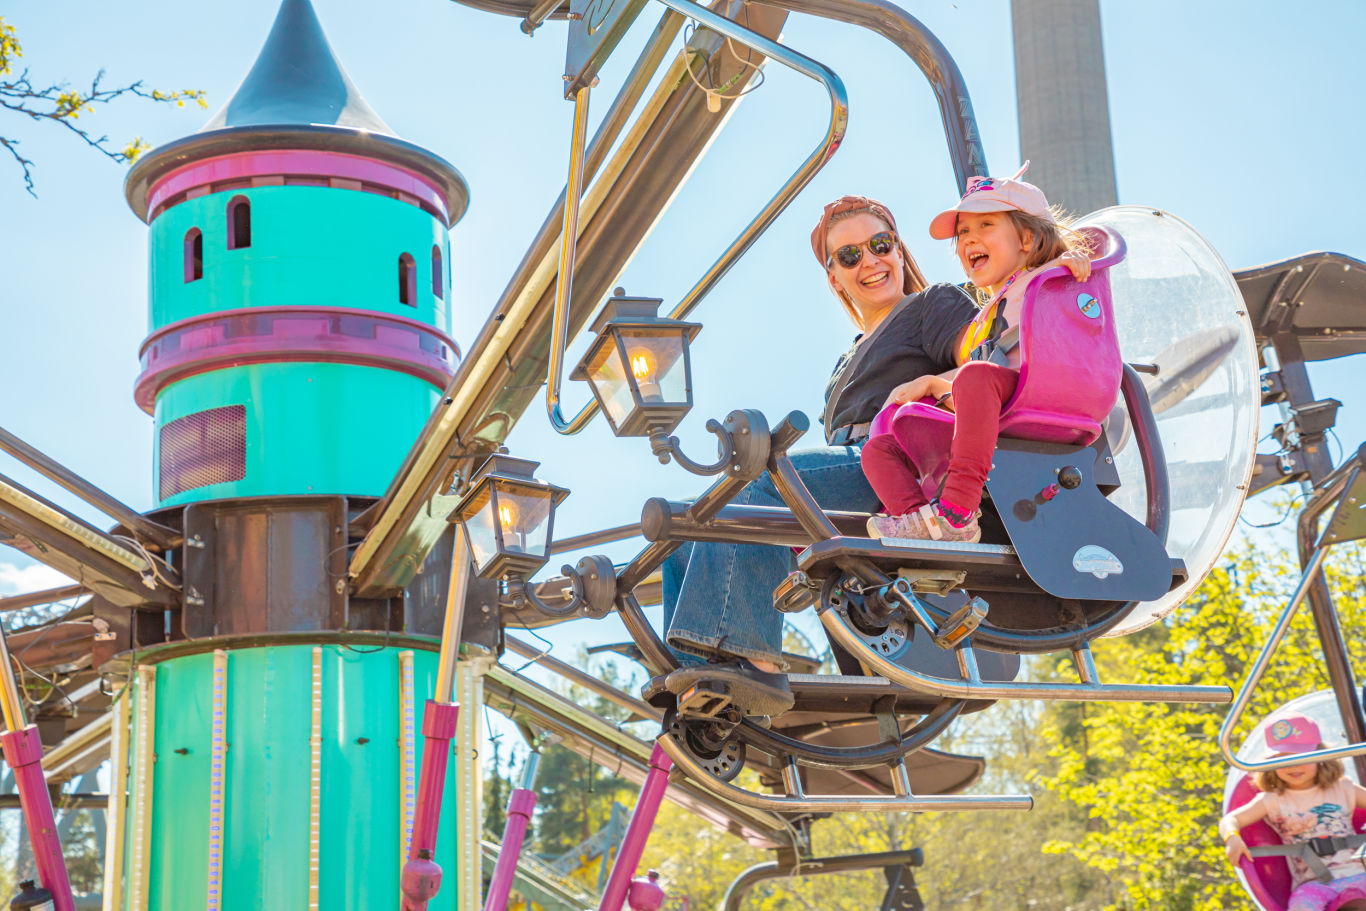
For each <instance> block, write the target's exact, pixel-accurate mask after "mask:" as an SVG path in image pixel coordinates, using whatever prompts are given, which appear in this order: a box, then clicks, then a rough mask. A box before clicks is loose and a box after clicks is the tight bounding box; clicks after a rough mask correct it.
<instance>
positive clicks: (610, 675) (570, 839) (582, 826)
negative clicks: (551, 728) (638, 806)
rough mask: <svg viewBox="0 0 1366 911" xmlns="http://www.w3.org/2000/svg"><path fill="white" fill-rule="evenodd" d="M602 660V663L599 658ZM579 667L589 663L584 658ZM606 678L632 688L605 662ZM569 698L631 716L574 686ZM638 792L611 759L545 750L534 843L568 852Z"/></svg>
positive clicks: (547, 850)
mask: <svg viewBox="0 0 1366 911" xmlns="http://www.w3.org/2000/svg"><path fill="white" fill-rule="evenodd" d="M599 660H602V659H599ZM578 664H579V666H580V667H582V666H584V665H585V664H587V655H586V654H583V655H581V656H580V659H579V662H578ZM600 667H601V676H602V679H603V680H604V681H606V682H607V683H609V684H611V685H613V686H617V687H620V688H622V689H630V688H631V687H630V684H629V683H627V681H626V680H625V679H623V678H624V676H625V675H624V674H623V672H622V671H621V670H620V668H619V667H618V665H616V664H615V663H612V662H610V661H602V663H601V665H600ZM565 695H566V696H568V697H569V698H570V699H572V700H573V701H574V702H576V703H578V704H579V705H582V706H584V707H585V708H587V709H588V710H589V711H591V712H593V713H595V714H597V715H599V716H601V717H603V718H607V719H609V720H611V721H614V722H619V723H620V722H625V721H627V720H628V719H629V717H630V715H629V713H628V712H627V711H626V710H625V709H623V708H622V707H621V706H618V705H616V704H615V703H612V702H609V701H607V700H606V699H603V698H602V697H601V696H596V695H593V694H591V693H589V692H588V691H587V690H584V689H582V688H581V687H577V686H571V687H568V688H567V689H566V691H565ZM635 791H636V788H635V786H634V785H633V784H631V783H630V782H629V781H627V780H626V779H625V778H623V777H621V776H620V775H618V774H616V772H615V770H614V769H613V768H612V766H611V760H610V757H604V756H598V757H588V756H580V755H579V754H577V753H575V752H573V751H572V750H570V749H568V748H567V747H564V746H562V745H560V744H551V745H549V746H546V747H545V748H543V749H542V751H541V765H540V770H539V771H538V773H537V776H536V818H535V821H534V837H533V839H532V844H533V845H534V847H535V850H536V853H538V854H541V855H544V856H548V857H549V856H555V855H559V854H563V853H564V852H565V851H568V850H569V849H570V848H572V847H574V846H575V845H577V844H578V843H579V842H581V841H583V840H584V839H586V838H588V837H589V836H590V835H592V834H593V833H594V832H596V831H597V830H598V829H600V828H602V827H603V826H604V825H606V824H607V820H608V818H609V816H610V815H611V812H612V802H613V801H614V800H616V801H620V802H621V803H624V804H625V805H626V806H628V807H629V806H633V805H634V804H635Z"/></svg>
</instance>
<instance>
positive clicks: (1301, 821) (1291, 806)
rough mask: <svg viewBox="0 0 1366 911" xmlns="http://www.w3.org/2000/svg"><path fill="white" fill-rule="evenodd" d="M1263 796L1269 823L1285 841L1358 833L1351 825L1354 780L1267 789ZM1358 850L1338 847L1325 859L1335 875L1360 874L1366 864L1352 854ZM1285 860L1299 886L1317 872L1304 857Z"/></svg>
mask: <svg viewBox="0 0 1366 911" xmlns="http://www.w3.org/2000/svg"><path fill="white" fill-rule="evenodd" d="M1262 800H1263V801H1265V803H1266V821H1267V824H1268V825H1270V826H1271V828H1272V829H1274V830H1275V832H1276V834H1277V835H1279V836H1280V837H1281V840H1282V841H1284V842H1285V843H1286V844H1290V843H1292V842H1299V841H1308V840H1309V839H1311V838H1322V837H1324V836H1327V835H1337V836H1341V835H1355V834H1356V829H1354V828H1353V827H1352V808H1353V807H1354V805H1355V800H1354V797H1353V792H1352V783H1351V782H1350V781H1348V780H1347V779H1345V778H1344V779H1342V780H1340V781H1338V782H1336V783H1335V784H1333V785H1332V786H1331V787H1327V788H1308V789H1306V790H1303V791H1292V790H1285V791H1282V792H1281V793H1279V794H1277V793H1275V792H1273V791H1267V792H1265V793H1264V794H1262ZM1355 853H1356V852H1355V851H1352V850H1348V849H1345V850H1342V851H1338V852H1337V853H1336V854H1334V855H1332V856H1331V857H1325V858H1323V863H1324V865H1325V866H1327V867H1328V871H1329V872H1330V873H1332V874H1333V878H1334V879H1340V878H1342V877H1344V876H1357V875H1360V874H1361V873H1363V872H1366V866H1363V864H1362V861H1361V859H1360V858H1358V857H1354V856H1353V855H1354V854H1355ZM1286 860H1288V861H1289V862H1290V874H1291V876H1292V877H1293V878H1294V883H1295V885H1296V886H1299V885H1301V884H1302V883H1306V882H1310V881H1313V880H1314V872H1313V871H1312V870H1310V869H1309V865H1308V864H1306V863H1305V862H1304V861H1303V860H1301V859H1300V858H1298V857H1288V858H1286Z"/></svg>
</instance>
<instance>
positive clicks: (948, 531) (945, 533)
mask: <svg viewBox="0 0 1366 911" xmlns="http://www.w3.org/2000/svg"><path fill="white" fill-rule="evenodd" d="M868 534H869V536H871V537H874V538H914V539H916V540H920V541H952V542H955V543H963V544H976V543H977V542H978V541H980V540H981V538H982V528H981V526H980V525H979V524H978V523H977V514H976V513H973V514H972V516H971V517H970V518H969V519H968V523H967V524H966V525H964V526H963V527H962V528H959V527H958V526H956V525H953V524H952V523H951V522H949V520H948V519H946V518H944V517H943V516H941V515H940V514H939V511H938V510H937V509H935V507H934V506H933V505H932V504H929V503H926V504H925V505H924V506H921V507H920V508H919V509H917V510H916V511H915V512H908V513H906V514H905V515H902V516H872V517H871V518H869V519H868Z"/></svg>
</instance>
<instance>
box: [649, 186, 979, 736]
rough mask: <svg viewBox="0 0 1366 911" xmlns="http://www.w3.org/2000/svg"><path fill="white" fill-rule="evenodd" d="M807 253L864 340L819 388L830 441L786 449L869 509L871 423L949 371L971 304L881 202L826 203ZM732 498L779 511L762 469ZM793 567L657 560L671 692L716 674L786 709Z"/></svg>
mask: <svg viewBox="0 0 1366 911" xmlns="http://www.w3.org/2000/svg"><path fill="white" fill-rule="evenodd" d="M811 251H812V252H813V253H814V254H815V256H816V259H817V261H818V262H820V264H821V265H822V266H823V267H824V268H825V270H826V281H827V282H828V283H829V285H830V290H831V291H833V292H834V294H835V296H836V297H837V298H838V299H839V301H840V303H841V304H842V305H843V306H844V309H845V312H846V313H848V315H849V318H850V320H851V321H852V322H853V323H854V325H855V327H857V329H858V330H859V334H858V335H857V336H856V337H855V338H854V345H853V347H852V348H850V349H849V350H848V351H847V352H845V353H844V355H843V356H841V357H840V359H839V362H838V363H837V364H836V365H835V372H834V374H833V375H832V376H831V378H830V383H829V385H827V386H826V390H825V396H826V401H825V413H824V416H823V417H822V418H821V421H822V423H823V424H824V425H825V440H826V443H827V445H826V446H824V447H822V448H819V449H810V450H804V451H800V452H794V453H792V455H791V458H792V463H793V465H794V466H795V467H796V469H797V471H798V473H799V474H800V475H801V477H802V480H803V481H804V482H805V483H806V486H807V487H808V488H809V489H810V491H811V494H812V495H813V496H814V497H815V498H816V500H817V502H819V503H820V505H821V506H822V507H823V508H825V509H840V510H852V511H856V512H876V511H877V509H878V499H877V495H876V494H874V493H873V490H872V488H871V487H869V486H868V482H867V481H866V480H865V479H864V477H863V472H862V470H861V468H860V465H859V447H860V446H861V444H862V443H863V441H864V440H865V439H866V438H867V436H868V426H869V423H870V422H871V421H872V420H873V417H874V416H875V415H876V414H877V413H878V411H879V410H880V409H881V408H882V406H883V405H884V404H885V403H886V402H887V401H888V400H889V398H890V397H891V395H892V394H893V392H894V391H895V389H896V388H897V387H898V386H899V385H902V384H904V383H905V382H906V381H907V380H908V379H911V378H914V377H918V376H922V375H927V374H938V373H943V372H945V371H947V370H951V369H953V367H954V366H955V364H954V359H953V350H954V344H955V342H956V341H957V338H958V335H959V334H960V332H961V331H962V329H963V327H964V326H966V325H967V324H968V323H969V322H970V321H971V320H972V318H973V316H974V315H975V314H976V312H977V309H976V306H975V305H974V304H973V301H972V299H971V297H970V296H969V295H968V294H967V293H966V292H964V291H963V289H961V288H959V287H957V286H955V285H946V284H939V285H930V286H928V287H927V286H926V284H925V278H924V276H922V275H921V273H920V269H919V267H917V266H916V264H915V260H914V259H912V258H911V255H910V252H909V251H908V250H907V249H906V245H905V243H904V242H903V241H902V240H901V238H900V237H899V235H898V234H897V230H896V221H895V220H894V219H893V218H892V214H891V212H889V211H888V210H887V207H886V206H884V205H882V204H881V203H879V202H877V201H876V200H873V199H868V198H866V197H863V196H844V197H841V198H840V199H837V200H835V201H834V202H832V203H830V204H829V205H827V206H826V207H825V211H824V212H823V213H822V214H821V219H820V221H819V222H818V223H817V225H816V228H815V230H813V231H812V232H811ZM733 502H734V503H736V504H740V505H748V506H754V505H759V506H783V505H785V504H784V503H783V501H782V498H781V497H779V496H778V492H777V490H776V489H775V488H774V485H773V482H772V480H771V479H770V478H769V476H768V475H767V474H764V475H763V476H762V477H760V478H759V479H758V480H757V481H755V482H754V483H752V484H750V485H749V486H747V487H746V488H745V489H744V490H743V491H741V492H740V494H739V495H738V496H737V497H736V498H735V499H734V501H733ZM790 566H791V552H790V551H789V550H788V549H786V548H783V547H770V546H766V545H758V544H710V543H709V544H689V545H685V546H683V547H682V548H680V549H679V550H678V551H677V552H676V553H675V554H674V556H673V557H671V558H670V559H669V561H668V562H666V563H665V564H664V567H663V576H664V622H665V626H666V627H667V630H668V632H667V634H666V639H667V641H668V643H669V645H670V646H672V647H673V648H674V649H675V650H676V651H677V653H678V654H679V658H680V660H681V661H682V662H684V665H683V667H681V668H679V669H678V670H676V671H674V672H673V673H671V674H670V675H669V676H668V677H667V678H666V679H665V686H666V687H667V688H668V689H669V691H670V692H673V693H681V692H683V691H684V690H686V689H687V688H688V687H689V686H691V685H692V684H693V683H695V682H696V681H697V680H699V679H702V678H704V677H705V678H708V679H713V680H715V679H722V680H725V681H726V682H727V683H728V684H729V685H730V689H731V695H732V699H733V700H734V702H735V704H736V705H737V706H739V707H740V708H741V709H742V710H743V711H745V712H746V713H747V714H750V715H779V714H781V713H783V712H785V711H787V710H788V709H789V708H791V707H792V693H791V691H790V689H789V688H788V685H787V678H786V677H785V676H783V673H782V671H783V670H784V667H783V665H784V662H783V657H782V647H781V646H782V631H783V618H782V614H780V613H778V612H777V611H775V610H774V609H773V588H774V586H776V585H777V584H778V583H779V582H781V581H782V579H783V577H784V576H785V575H786V573H787V572H788V570H789V568H790ZM704 660H705V661H707V662H709V663H705V664H704V663H702V662H703V661H704Z"/></svg>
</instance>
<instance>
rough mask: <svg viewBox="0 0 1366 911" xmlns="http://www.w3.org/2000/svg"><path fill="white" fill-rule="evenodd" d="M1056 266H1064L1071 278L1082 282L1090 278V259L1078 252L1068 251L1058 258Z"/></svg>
mask: <svg viewBox="0 0 1366 911" xmlns="http://www.w3.org/2000/svg"><path fill="white" fill-rule="evenodd" d="M1058 265H1060V266H1066V267H1067V270H1068V271H1069V272H1071V273H1072V277H1073V278H1075V279H1076V280H1077V281H1079V282H1084V281H1086V280H1087V279H1088V278H1090V277H1091V257H1089V256H1087V255H1086V254H1085V253H1083V252H1081V251H1080V250H1068V251H1067V252H1066V253H1064V254H1063V255H1062V256H1059V257H1058Z"/></svg>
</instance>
